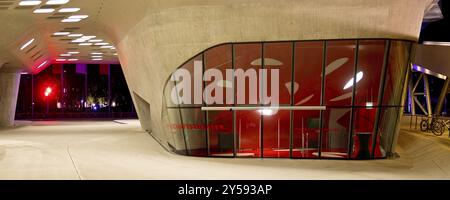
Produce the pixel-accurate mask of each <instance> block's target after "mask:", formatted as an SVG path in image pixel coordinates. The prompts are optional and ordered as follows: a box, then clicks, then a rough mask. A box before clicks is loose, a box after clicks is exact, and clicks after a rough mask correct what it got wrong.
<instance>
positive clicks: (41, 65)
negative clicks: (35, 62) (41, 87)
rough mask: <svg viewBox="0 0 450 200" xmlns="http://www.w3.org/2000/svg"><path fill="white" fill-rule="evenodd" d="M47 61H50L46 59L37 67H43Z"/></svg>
mask: <svg viewBox="0 0 450 200" xmlns="http://www.w3.org/2000/svg"><path fill="white" fill-rule="evenodd" d="M47 63H48V61H44V62H43V63H42V64H40V65H39V66H38V67H37V69H39V68H41V67H43V66H44V65H46V64H47Z"/></svg>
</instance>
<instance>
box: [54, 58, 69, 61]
mask: <svg viewBox="0 0 450 200" xmlns="http://www.w3.org/2000/svg"><path fill="white" fill-rule="evenodd" d="M66 60H67V59H65V58H58V59H56V62H64V61H66Z"/></svg>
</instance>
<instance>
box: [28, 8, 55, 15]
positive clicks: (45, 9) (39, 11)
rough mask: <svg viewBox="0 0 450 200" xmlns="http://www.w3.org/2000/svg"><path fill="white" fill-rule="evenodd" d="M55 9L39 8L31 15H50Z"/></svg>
mask: <svg viewBox="0 0 450 200" xmlns="http://www.w3.org/2000/svg"><path fill="white" fill-rule="evenodd" d="M54 11H55V9H53V8H41V9H36V10H34V11H33V13H37V14H41V13H52V12H54Z"/></svg>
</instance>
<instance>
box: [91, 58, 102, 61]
mask: <svg viewBox="0 0 450 200" xmlns="http://www.w3.org/2000/svg"><path fill="white" fill-rule="evenodd" d="M92 60H93V61H101V60H103V59H102V58H94V59H92Z"/></svg>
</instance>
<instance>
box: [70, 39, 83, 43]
mask: <svg viewBox="0 0 450 200" xmlns="http://www.w3.org/2000/svg"><path fill="white" fill-rule="evenodd" d="M71 42H72V43H83V42H86V40H80V39H76V40H72V41H71Z"/></svg>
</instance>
